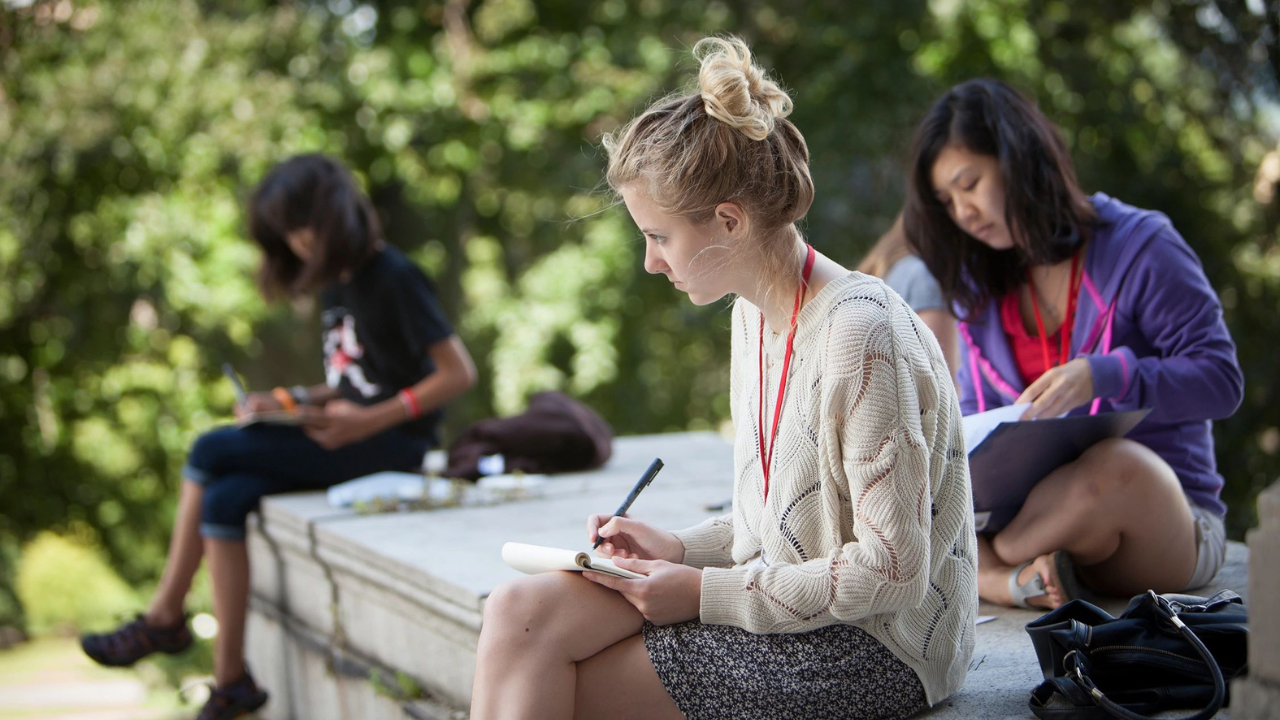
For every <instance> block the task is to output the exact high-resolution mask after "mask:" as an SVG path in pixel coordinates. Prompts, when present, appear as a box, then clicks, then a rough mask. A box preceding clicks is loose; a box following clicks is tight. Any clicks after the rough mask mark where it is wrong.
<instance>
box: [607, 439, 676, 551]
mask: <svg viewBox="0 0 1280 720" xmlns="http://www.w3.org/2000/svg"><path fill="white" fill-rule="evenodd" d="M661 469H662V459H661V458H654V459H653V462H652V463H650V465H649V469H648V470H645V471H644V474H643V475H641V476H640V480H639V481H638V482H637V483H636V486H635V487H633V488H631V494H629V495H627V499H626V500H623V501H622V506H621V507H619V508H618V512H616V513H614V514H613V516H614V517H617V516H619V515H622V514H624V513H626V512H627V510H628V509H629V508H630V507H631V503H633V502H635V501H636V498H638V497H640V491H641V490H643V489H645V488H646V487H648V486H649V483H651V482H653V478H654V476H656V475H657V474H658V471H659V470H661ZM602 542H604V536H603V535H599V534H597V536H596V544H595V545H592V546H591V549H592V550H595V549H596V548H598V547H600V543H602Z"/></svg>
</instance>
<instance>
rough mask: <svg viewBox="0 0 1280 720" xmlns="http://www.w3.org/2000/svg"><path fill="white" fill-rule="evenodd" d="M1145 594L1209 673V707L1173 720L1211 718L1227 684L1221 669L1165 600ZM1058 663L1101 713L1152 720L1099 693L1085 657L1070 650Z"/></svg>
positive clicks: (1218, 705) (1127, 719)
mask: <svg viewBox="0 0 1280 720" xmlns="http://www.w3.org/2000/svg"><path fill="white" fill-rule="evenodd" d="M1147 594H1148V595H1149V596H1150V598H1151V600H1152V602H1153V603H1154V604H1155V606H1156V609H1158V610H1159V611H1160V612H1161V614H1163V615H1164V616H1165V617H1167V618H1168V619H1169V621H1170V622H1171V623H1173V626H1174V628H1176V629H1177V630H1178V634H1179V635H1181V636H1182V637H1183V638H1185V639H1186V641H1187V642H1189V643H1191V646H1192V647H1193V648H1195V651H1196V652H1197V653H1198V654H1199V655H1200V659H1201V660H1203V661H1204V664H1205V665H1206V666H1207V667H1208V668H1209V673H1210V674H1211V675H1213V699H1212V700H1210V701H1209V705H1208V706H1206V707H1205V708H1204V709H1202V710H1200V711H1199V712H1196V713H1195V714H1194V715H1188V716H1186V717H1184V718H1177V720H1209V718H1211V717H1213V716H1214V714H1216V713H1217V712H1218V710H1220V709H1222V703H1223V702H1224V701H1225V700H1226V696H1227V682H1226V680H1224V679H1223V677H1222V668H1220V667H1218V661H1217V660H1215V659H1214V658H1213V653H1211V652H1209V648H1207V647H1205V646H1204V642H1202V641H1201V640H1200V638H1198V637H1196V634H1195V633H1193V632H1191V628H1189V627H1187V626H1186V624H1185V623H1183V622H1182V619H1181V618H1179V617H1178V611H1177V610H1174V609H1173V606H1172V605H1170V604H1169V601H1168V600H1166V599H1165V598H1163V597H1160V596H1159V595H1157V594H1156V592H1155V591H1154V590H1148V591H1147ZM1062 661H1063V664H1064V665H1065V666H1066V670H1067V673H1068V675H1069V676H1074V677H1075V679H1076V682H1078V683H1079V684H1080V687H1082V688H1084V690H1085V692H1087V693H1089V695H1090V696H1091V697H1092V698H1093V701H1094V702H1095V703H1097V704H1098V705H1099V706H1100V707H1102V708H1103V709H1104V710H1106V711H1107V712H1109V713H1111V715H1112V716H1114V717H1117V718H1123V719H1124V720H1153V718H1151V717H1150V716H1147V715H1140V714H1138V713H1136V712H1133V711H1132V710H1129V709H1128V708H1126V707H1124V706H1123V705H1120V704H1118V703H1116V702H1114V701H1112V700H1111V699H1110V698H1108V697H1107V696H1106V695H1105V694H1104V693H1103V692H1102V691H1101V690H1099V689H1098V686H1097V685H1095V684H1094V682H1093V680H1092V679H1090V678H1089V675H1088V672H1089V661H1088V658H1086V657H1085V656H1084V655H1081V654H1080V653H1079V652H1078V651H1076V650H1072V651H1070V652H1068V653H1067V654H1066V656H1065V657H1063V658H1062Z"/></svg>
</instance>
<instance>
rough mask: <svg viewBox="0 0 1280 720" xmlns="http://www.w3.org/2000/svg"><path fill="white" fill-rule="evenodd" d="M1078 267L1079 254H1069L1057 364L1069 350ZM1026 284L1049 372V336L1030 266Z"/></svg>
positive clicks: (1046, 368) (1041, 350) (1051, 364)
mask: <svg viewBox="0 0 1280 720" xmlns="http://www.w3.org/2000/svg"><path fill="white" fill-rule="evenodd" d="M1079 267H1080V255H1079V254H1078V253H1077V254H1075V255H1072V256H1071V282H1070V284H1068V285H1067V315H1066V317H1064V318H1063V319H1062V325H1060V326H1058V333H1059V342H1058V362H1057V364H1058V365H1065V364H1066V363H1067V356H1068V353H1070V352H1071V326H1072V325H1074V324H1075V319H1076V296H1077V295H1078V294H1079V292H1080V288H1079V286H1078V284H1077V282H1076V270H1077V269H1079ZM1027 284H1028V285H1030V286H1031V309H1032V310H1034V311H1035V313H1036V330H1037V331H1039V333H1040V353H1041V354H1042V355H1043V356H1044V371H1045V372H1049V370H1050V369H1051V368H1053V367H1055V365H1054V363H1053V360H1052V359H1051V358H1050V357H1049V338H1047V337H1045V333H1044V321H1043V320H1041V319H1040V301H1039V300H1037V299H1036V281H1035V280H1034V279H1032V277H1031V268H1027Z"/></svg>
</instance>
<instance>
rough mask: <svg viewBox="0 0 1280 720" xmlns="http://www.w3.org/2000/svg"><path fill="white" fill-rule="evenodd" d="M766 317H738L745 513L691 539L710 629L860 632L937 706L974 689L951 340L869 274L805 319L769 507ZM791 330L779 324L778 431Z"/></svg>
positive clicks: (712, 522) (830, 290)
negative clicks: (947, 344)
mask: <svg viewBox="0 0 1280 720" xmlns="http://www.w3.org/2000/svg"><path fill="white" fill-rule="evenodd" d="M759 336H760V311H759V310H758V309H757V308H756V307H755V306H754V305H752V304H750V303H748V302H747V301H745V300H742V299H739V300H738V301H737V303H736V304H735V305H734V309H733V354H732V364H731V370H730V376H731V383H732V387H731V390H730V403H731V412H732V416H733V422H734V427H735V428H736V432H737V440H736V442H735V445H734V477H735V483H734V498H733V512H732V513H730V514H729V515H725V516H723V517H717V518H711V519H709V520H707V521H706V522H703V523H702V524H700V525H698V526H696V527H693V528H689V529H687V530H684V531H681V532H678V533H676V535H677V536H678V537H679V538H680V540H681V541H682V542H683V543H684V546H685V557H684V562H685V563H686V564H688V565H692V566H693V567H701V568H705V570H704V572H703V575H702V606H701V611H700V616H701V619H702V622H704V623H709V624H715V625H734V626H737V627H741V628H743V629H745V630H748V631H750V632H753V633H798V632H805V631H808V630H814V629H816V628H820V627H823V626H825V625H831V624H834V623H840V622H844V623H850V624H853V625H856V626H858V627H860V628H862V629H863V630H865V631H866V632H868V633H870V634H871V635H872V636H873V637H875V638H876V639H877V640H879V641H880V642H882V643H884V645H885V646H886V647H888V648H889V649H890V650H891V651H892V652H893V653H894V655H896V656H897V657H898V658H899V659H901V660H902V661H903V662H904V663H906V664H907V665H909V666H910V667H911V668H912V669H913V670H915V672H916V674H917V675H919V676H920V681H921V684H922V685H924V689H925V692H926V694H927V696H928V699H929V703H930V704H931V705H932V704H935V703H937V702H938V701H940V700H942V699H943V698H945V697H947V696H948V695H950V694H952V693H954V692H955V691H956V690H958V689H959V688H960V686H961V685H962V684H963V683H964V677H965V673H966V671H967V670H968V663H969V658H970V656H971V655H972V654H973V634H974V624H973V623H974V619H975V615H976V612H977V607H978V593H977V545H976V540H975V536H974V530H973V501H972V498H971V496H970V492H969V466H968V460H967V458H966V456H965V448H964V431H963V428H962V426H961V422H960V407H959V404H958V403H957V400H956V395H955V391H954V388H953V386H952V383H951V382H950V380H949V379H948V373H947V366H946V362H945V360H944V359H943V356H942V352H941V350H940V349H939V347H938V343H937V341H936V340H935V339H934V337H933V334H932V333H930V332H929V330H928V328H926V327H925V325H924V324H923V323H922V322H921V321H920V320H919V318H918V317H916V315H915V313H913V312H912V311H911V309H910V308H908V307H907V305H906V303H904V302H903V300H902V298H900V297H899V296H898V295H897V294H895V293H894V292H893V291H891V290H889V289H888V288H887V287H886V286H885V285H884V284H883V283H881V282H880V281H879V280H876V279H875V278H872V277H870V276H867V275H863V274H861V273H850V274H849V275H847V276H844V277H841V278H838V279H836V280H832V281H831V282H829V283H828V284H827V285H826V286H824V287H823V288H822V289H821V290H819V291H818V293H817V295H816V296H815V297H813V298H812V299H811V300H810V301H809V302H808V303H807V304H806V305H805V306H804V307H803V308H802V309H801V311H800V317H799V320H798V323H797V330H796V339H795V351H794V355H793V357H792V360H791V372H790V378H789V380H788V381H787V390H786V398H785V400H784V405H783V410H782V419H781V421H780V423H779V427H778V435H777V440H776V441H775V449H774V452H773V467H772V470H771V471H770V476H769V499H768V503H767V504H766V503H765V502H764V475H763V474H762V472H761V469H760V452H759V447H760V446H759V435H758V433H759V432H760V429H759V428H758V427H757V424H758V421H757V413H758V412H759V410H758V408H759V402H760V399H759V394H760V393H759V383H760V379H759V373H758V367H759V360H758V352H759V350H758V348H759V345H758V343H759ZM785 350H786V336H785V335H779V334H777V333H774V332H773V331H772V330H770V329H769V328H768V326H766V328H765V356H766V357H765V362H766V367H767V368H768V370H767V373H768V383H769V385H768V387H767V388H766V390H765V408H766V409H765V421H764V427H765V428H766V432H767V431H768V429H769V428H770V427H772V422H773V417H772V416H773V408H774V406H775V402H776V398H777V392H778V379H779V373H780V371H781V367H782V358H783V354H784V352H785Z"/></svg>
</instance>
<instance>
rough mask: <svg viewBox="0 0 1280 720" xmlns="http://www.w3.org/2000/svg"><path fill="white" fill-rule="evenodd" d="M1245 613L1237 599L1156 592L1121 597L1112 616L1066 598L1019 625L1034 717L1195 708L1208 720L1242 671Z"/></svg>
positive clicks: (1197, 719)
mask: <svg viewBox="0 0 1280 720" xmlns="http://www.w3.org/2000/svg"><path fill="white" fill-rule="evenodd" d="M1248 623H1249V618H1248V613H1247V611H1246V609H1245V606H1244V601H1243V600H1241V598H1240V596H1239V595H1237V594H1236V593H1234V592H1232V591H1230V590H1223V591H1222V592H1220V593H1218V594H1216V595H1214V596H1213V597H1211V598H1202V597H1196V596H1194V595H1174V594H1169V595H1157V594H1156V593H1155V592H1153V591H1147V593H1146V594H1145V595H1137V596H1135V597H1134V598H1133V599H1132V600H1130V601H1129V606H1128V607H1126V608H1125V609H1124V612H1122V613H1121V614H1120V616H1119V617H1112V616H1111V615H1109V614H1108V613H1107V612H1105V611H1103V610H1101V609H1099V608H1097V607H1095V606H1093V605H1091V604H1089V603H1087V602H1084V601H1083V600H1073V601H1071V602H1069V603H1067V604H1065V605H1063V606H1062V607H1060V608H1058V609H1057V610H1054V611H1053V612H1051V613H1048V614H1047V615H1044V616H1043V617H1041V618H1040V619H1038V620H1036V621H1034V622H1032V623H1030V624H1029V625H1027V633H1028V634H1030V635H1031V644H1032V645H1033V646H1034V647H1035V649H1036V656H1037V658H1039V660H1040V669H1041V670H1042V671H1043V672H1044V682H1043V683H1041V684H1040V685H1039V686H1038V687H1036V689H1035V690H1032V691H1031V712H1033V713H1035V714H1036V716H1037V717H1039V718H1042V719H1043V720H1104V719H1109V718H1124V719H1125V720H1147V716H1149V715H1151V714H1153V713H1157V712H1162V711H1165V710H1176V709H1196V710H1197V712H1196V713H1195V714H1194V715H1190V716H1187V717H1186V718H1183V719H1180V720H1207V718H1211V717H1213V715H1214V713H1216V712H1218V710H1219V709H1220V708H1222V707H1223V706H1224V705H1225V704H1226V702H1227V681H1229V680H1230V679H1231V678H1233V677H1235V676H1237V675H1239V674H1241V673H1243V672H1245V670H1246V667H1247V665H1246V664H1247V658H1248V656H1247V653H1246V646H1247V644H1248V637H1249V625H1248Z"/></svg>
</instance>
